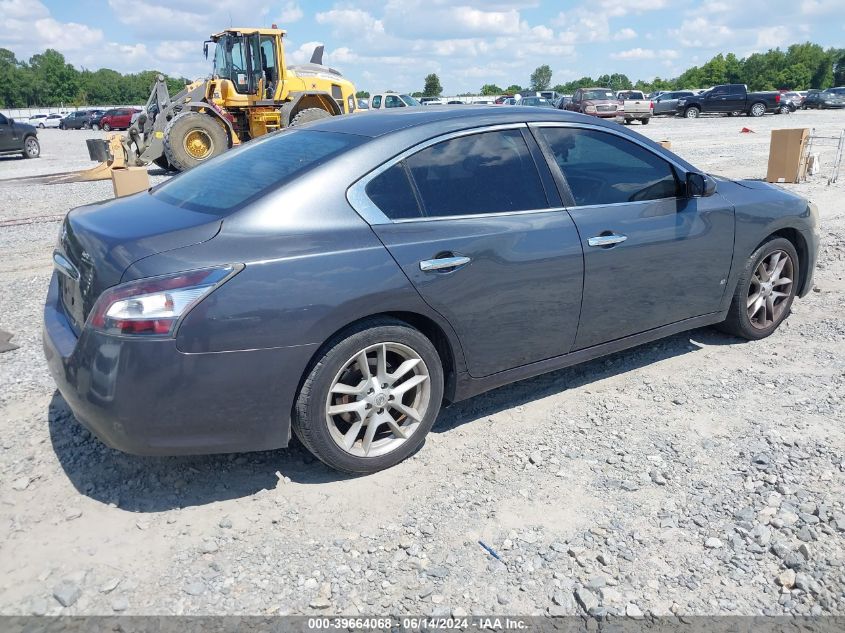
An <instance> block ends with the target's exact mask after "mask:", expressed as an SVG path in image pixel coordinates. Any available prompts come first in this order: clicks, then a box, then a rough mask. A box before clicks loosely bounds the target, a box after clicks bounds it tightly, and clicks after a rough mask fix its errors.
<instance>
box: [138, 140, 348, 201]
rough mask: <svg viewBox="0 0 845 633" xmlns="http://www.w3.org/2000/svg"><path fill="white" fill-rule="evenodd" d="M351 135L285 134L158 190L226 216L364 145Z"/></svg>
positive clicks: (232, 152)
mask: <svg viewBox="0 0 845 633" xmlns="http://www.w3.org/2000/svg"><path fill="white" fill-rule="evenodd" d="M362 140H363V139H362V138H361V137H357V136H353V135H350V134H336V133H332V132H317V131H312V130H296V129H293V130H286V131H284V132H281V133H278V134H272V135H270V136H266V137H265V138H263V139H260V140H257V141H252V142H251V143H247V144H245V145H242V146H241V147H239V148H237V149H234V150H230V151H228V152H226V153H224V154H222V155H220V156H218V157H216V158H214V159H212V160H210V161H209V162H208V163H205V164H203V165H200V166H199V167H195V168H194V169H192V170H190V171H187V172H184V173H182V174H180V175H179V176H177V177H175V178H172V179H171V180H169V181H167V182H166V183H164V184H163V185H160V186H158V187H156V188H155V189H154V190H153V192H152V195H153V196H154V197H156V198H160V199H161V200H163V201H164V202H168V203H170V204H173V205H176V206H178V207H185V208H188V209H192V210H194V211H201V212H204V213H209V214H212V215H218V216H221V217H222V216H224V215H227V213H229V212H231V211H233V210H235V209H236V208H238V207H241V206H243V205H244V204H248V203H249V202H252V201H253V200H255V199H257V198H259V197H260V196H261V195H262V194H264V193H266V192H268V191H270V190H271V189H274V188H276V187H278V186H280V185H282V184H284V183H286V182H289V181H291V180H293V179H294V178H296V177H297V176H299V175H301V174H303V173H305V172H307V171H309V170H310V169H313V168H314V167H317V166H318V165H321V164H322V163H324V162H326V161H327V160H328V159H330V158H331V157H333V156H336V155H337V154H339V153H341V152H343V151H344V150H346V149H348V148H350V147H353V146H355V145H358V144H359V143H361V142H362Z"/></svg>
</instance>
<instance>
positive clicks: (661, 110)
mask: <svg viewBox="0 0 845 633" xmlns="http://www.w3.org/2000/svg"><path fill="white" fill-rule="evenodd" d="M691 96H693V93H692V91H691V90H675V91H672V92H662V93H660V94H659V95H658V96H657V97H652V98H653V99H654V114H655V116H657V115H658V114H670V115H672V116H675V114H676V113H677V109H678V99H682V98H686V97H691Z"/></svg>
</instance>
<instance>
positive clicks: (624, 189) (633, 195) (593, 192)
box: [541, 128, 679, 206]
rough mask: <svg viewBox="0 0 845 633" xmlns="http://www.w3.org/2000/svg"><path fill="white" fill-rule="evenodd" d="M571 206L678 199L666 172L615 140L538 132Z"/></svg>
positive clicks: (652, 158)
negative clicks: (568, 193)
mask: <svg viewBox="0 0 845 633" xmlns="http://www.w3.org/2000/svg"><path fill="white" fill-rule="evenodd" d="M541 133H542V135H543V137H544V138H545V140H546V141H547V142H548V144H549V146H550V148H551V150H552V154H553V155H554V158H555V162H556V163H557V164H558V166H559V167H560V169H561V171H562V172H563V175H564V176H565V177H566V181H567V183H568V184H569V188H570V190H571V191H572V196H573V197H574V198H575V204H577V205H579V206H584V205H591V204H617V203H620V202H636V201H639V200H657V199H660V198H674V197H675V196H677V195H679V186H678V180H677V178H676V176H675V171H674V169H673V168H672V166H671V165H670V164H669V163H668V162H667V161H665V160H663V159H662V158H660V157H659V156H657V155H656V154H654V153H653V152H650V151H649V150H647V149H645V148H643V147H640V146H639V145H636V144H635V143H632V142H631V141H628V140H626V139H624V138H622V137H620V136H617V135H615V134H610V133H607V132H599V131H596V130H583V129H577V128H542V129H541Z"/></svg>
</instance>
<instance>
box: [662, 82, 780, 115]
mask: <svg viewBox="0 0 845 633" xmlns="http://www.w3.org/2000/svg"><path fill="white" fill-rule="evenodd" d="M780 99H781V95H780V93H779V92H773V91H772V92H748V88H747V86H746V85H745V84H724V85H721V86H714V87H713V88H711V89H710V90H707V91H705V92H703V93H701V94H700V95H695V96H692V97H683V98H681V99H678V106H677V112H678V113H679V114H682V115H683V116H685V117H686V118H688V119H696V118H698V116H699V115H701V114H702V113H718V114H728V115H733V116H737V115H740V114H747V115H748V116H754V117H758V116H763V115H764V114H766V112H777V111H778V110H779V109H780Z"/></svg>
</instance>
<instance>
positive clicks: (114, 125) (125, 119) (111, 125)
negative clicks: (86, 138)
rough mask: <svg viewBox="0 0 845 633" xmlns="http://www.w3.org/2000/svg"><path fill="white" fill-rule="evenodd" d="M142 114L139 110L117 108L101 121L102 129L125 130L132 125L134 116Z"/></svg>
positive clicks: (105, 115)
mask: <svg viewBox="0 0 845 633" xmlns="http://www.w3.org/2000/svg"><path fill="white" fill-rule="evenodd" d="M138 112H140V110H138V109H137V108H115V109H114V110H109V111H108V112H106V113H105V114H104V115H103V118H102V119H100V129H102V130H105V131H106V132H108V131H109V130H125V129H127V128H128V127H129V126H130V125H131V124H132V115H133V114H137V113H138Z"/></svg>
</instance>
